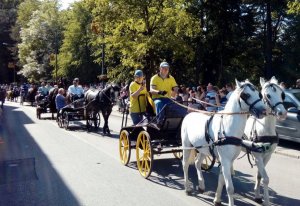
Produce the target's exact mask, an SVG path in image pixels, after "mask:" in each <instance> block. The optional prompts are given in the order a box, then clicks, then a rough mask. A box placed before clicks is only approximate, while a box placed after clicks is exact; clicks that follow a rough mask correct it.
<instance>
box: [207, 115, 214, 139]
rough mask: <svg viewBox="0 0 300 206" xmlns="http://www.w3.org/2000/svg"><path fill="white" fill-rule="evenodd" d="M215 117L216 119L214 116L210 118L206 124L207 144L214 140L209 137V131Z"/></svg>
mask: <svg viewBox="0 0 300 206" xmlns="http://www.w3.org/2000/svg"><path fill="white" fill-rule="evenodd" d="M213 117H214V115H212V116H211V117H210V118H209V120H208V121H207V122H206V124H205V139H206V142H207V143H209V142H210V140H212V137H211V136H210V135H209V131H208V129H209V125H210V123H211V121H212V119H213Z"/></svg>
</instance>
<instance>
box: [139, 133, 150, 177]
mask: <svg viewBox="0 0 300 206" xmlns="http://www.w3.org/2000/svg"><path fill="white" fill-rule="evenodd" d="M136 162H137V167H138V169H139V172H140V174H141V175H142V176H143V177H144V178H147V177H149V175H150V174H151V172H152V167H153V151H152V146H151V140H150V135H149V133H148V132H146V131H141V132H140V133H139V135H138V138H137V142H136Z"/></svg>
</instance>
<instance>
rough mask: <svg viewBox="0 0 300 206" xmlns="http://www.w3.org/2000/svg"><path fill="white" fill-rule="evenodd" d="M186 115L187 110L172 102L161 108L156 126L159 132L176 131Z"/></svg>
mask: <svg viewBox="0 0 300 206" xmlns="http://www.w3.org/2000/svg"><path fill="white" fill-rule="evenodd" d="M187 113H188V111H187V108H185V107H182V106H180V105H178V104H176V103H173V102H172V103H169V104H167V105H165V106H164V107H163V109H162V111H161V113H160V115H161V116H160V118H159V119H160V121H159V122H157V126H158V127H159V128H160V130H177V129H179V128H180V125H181V123H182V120H183V118H184V117H185V116H186V115H187ZM157 120H158V118H157Z"/></svg>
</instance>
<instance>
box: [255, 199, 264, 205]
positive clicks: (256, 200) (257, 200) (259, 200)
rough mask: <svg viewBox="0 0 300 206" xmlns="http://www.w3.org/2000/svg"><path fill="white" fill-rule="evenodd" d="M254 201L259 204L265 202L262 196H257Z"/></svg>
mask: <svg viewBox="0 0 300 206" xmlns="http://www.w3.org/2000/svg"><path fill="white" fill-rule="evenodd" d="M254 201H255V202H257V203H259V204H261V203H263V201H262V198H255V199H254Z"/></svg>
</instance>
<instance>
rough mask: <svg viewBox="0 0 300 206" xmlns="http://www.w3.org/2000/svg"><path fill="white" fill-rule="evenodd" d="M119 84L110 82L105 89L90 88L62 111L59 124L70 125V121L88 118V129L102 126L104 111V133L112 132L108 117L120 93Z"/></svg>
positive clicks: (61, 125)
mask: <svg viewBox="0 0 300 206" xmlns="http://www.w3.org/2000/svg"><path fill="white" fill-rule="evenodd" d="M119 91H120V88H119V86H116V85H113V84H109V85H107V86H106V87H105V88H104V89H103V90H88V91H87V92H86V93H85V95H84V98H82V99H79V100H76V101H75V102H73V103H71V104H69V105H67V106H66V107H64V108H63V109H62V110H61V111H60V115H59V118H58V124H59V126H60V127H65V128H66V129H67V128H68V127H69V122H70V121H74V120H86V125H87V129H88V130H89V129H90V128H91V127H92V126H94V128H98V127H99V126H100V115H99V112H100V111H101V112H102V116H103V119H104V126H103V133H104V134H106V133H107V134H110V130H109V127H108V117H109V115H110V114H111V111H112V107H113V105H114V104H115V102H116V100H117V97H118V95H119Z"/></svg>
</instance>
